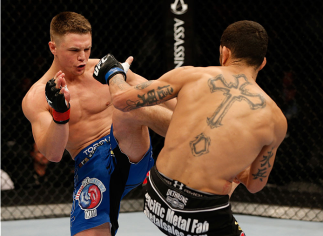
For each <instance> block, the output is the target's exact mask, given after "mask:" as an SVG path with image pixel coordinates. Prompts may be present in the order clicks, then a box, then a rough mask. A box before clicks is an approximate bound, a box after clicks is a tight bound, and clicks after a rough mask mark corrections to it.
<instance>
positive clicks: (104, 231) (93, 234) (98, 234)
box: [75, 223, 111, 236]
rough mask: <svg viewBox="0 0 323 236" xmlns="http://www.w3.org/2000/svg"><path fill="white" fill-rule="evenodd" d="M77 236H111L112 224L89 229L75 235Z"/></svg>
mask: <svg viewBox="0 0 323 236" xmlns="http://www.w3.org/2000/svg"><path fill="white" fill-rule="evenodd" d="M75 236H111V232H110V223H104V224H102V225H99V226H97V227H94V228H92V229H87V230H84V231H82V232H79V233H77V234H75Z"/></svg>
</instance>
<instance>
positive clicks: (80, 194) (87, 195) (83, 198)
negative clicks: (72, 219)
mask: <svg viewBox="0 0 323 236" xmlns="http://www.w3.org/2000/svg"><path fill="white" fill-rule="evenodd" d="M105 191H106V188H105V186H104V184H103V183H102V182H101V181H100V180H98V179H96V178H89V177H86V178H85V179H84V180H83V181H82V185H81V187H80V188H79V190H78V191H77V193H76V195H75V200H78V204H79V206H80V208H81V209H82V210H83V211H84V218H85V219H91V218H93V217H96V216H97V207H98V206H99V205H100V204H101V202H102V198H103V192H105Z"/></svg>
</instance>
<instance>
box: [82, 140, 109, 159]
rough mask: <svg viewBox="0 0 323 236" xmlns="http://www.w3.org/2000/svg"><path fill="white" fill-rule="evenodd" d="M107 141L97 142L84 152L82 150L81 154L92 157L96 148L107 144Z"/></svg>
mask: <svg viewBox="0 0 323 236" xmlns="http://www.w3.org/2000/svg"><path fill="white" fill-rule="evenodd" d="M109 141H110V140H109ZM109 141H108V140H107V139H106V138H105V139H102V140H100V141H99V142H96V143H94V144H92V145H91V146H90V147H88V148H87V149H86V150H84V151H83V153H84V154H85V155H87V156H88V157H92V156H93V154H94V153H95V151H96V149H97V148H98V147H100V146H102V145H103V144H104V143H107V142H109Z"/></svg>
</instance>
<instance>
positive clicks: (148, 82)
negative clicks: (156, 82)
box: [135, 81, 152, 90]
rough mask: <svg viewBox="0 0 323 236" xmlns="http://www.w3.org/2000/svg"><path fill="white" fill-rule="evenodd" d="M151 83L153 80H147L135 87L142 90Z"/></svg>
mask: <svg viewBox="0 0 323 236" xmlns="http://www.w3.org/2000/svg"><path fill="white" fill-rule="evenodd" d="M151 83H152V81H147V82H144V83H141V84H138V85H136V86H135V89H137V90H142V89H144V88H147V87H148V86H149V85H151Z"/></svg>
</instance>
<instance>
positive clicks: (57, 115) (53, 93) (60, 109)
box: [45, 78, 70, 124]
mask: <svg viewBox="0 0 323 236" xmlns="http://www.w3.org/2000/svg"><path fill="white" fill-rule="evenodd" d="M60 90H61V89H57V88H56V83H55V80H54V78H53V79H51V80H49V81H48V82H47V83H46V88H45V95H46V100H47V102H48V104H49V106H50V107H51V108H53V114H52V115H53V120H54V121H55V123H57V124H66V123H67V122H68V121H69V120H70V104H69V103H67V102H66V100H65V96H64V94H61V93H60Z"/></svg>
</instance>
